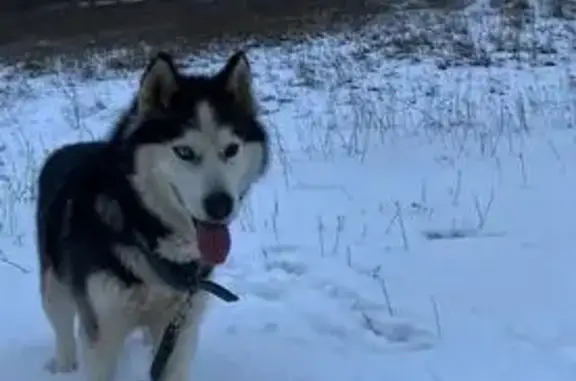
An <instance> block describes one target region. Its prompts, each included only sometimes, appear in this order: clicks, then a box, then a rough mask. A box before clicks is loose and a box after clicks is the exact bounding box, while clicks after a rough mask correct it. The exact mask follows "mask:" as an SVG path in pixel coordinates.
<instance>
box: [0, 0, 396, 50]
mask: <svg viewBox="0 0 576 381" xmlns="http://www.w3.org/2000/svg"><path fill="white" fill-rule="evenodd" d="M389 8H390V5H389V4H387V3H386V2H384V1H382V2H372V1H371V2H364V1H357V0H295V1H280V0H275V1H270V0H240V1H230V0H228V1H222V0H221V1H212V2H202V3H200V2H192V1H184V0H173V1H164V2H153V1H147V2H142V3H133V4H120V5H115V6H106V7H99V8H92V9H86V8H67V9H56V10H43V11H27V12H11V13H4V14H2V15H0V53H1V54H2V56H4V57H5V59H6V58H8V59H9V60H21V59H22V58H26V59H31V58H33V57H38V56H46V55H54V54H72V53H76V52H79V51H85V50H86V49H111V48H118V47H129V46H132V47H133V46H135V45H138V44H140V45H142V44H146V45H148V46H151V47H153V48H159V47H163V48H165V47H170V46H171V47H175V46H176V47H177V48H186V50H189V49H193V48H195V47H198V46H201V45H206V44H210V43H212V42H214V41H222V40H228V41H233V40H238V39H240V40H246V39H248V38H251V39H256V40H261V41H263V42H265V41H266V40H281V39H285V38H297V37H298V36H299V35H300V36H304V35H309V34H313V33H318V32H323V31H327V30H333V29H337V28H339V27H341V26H342V25H350V24H354V23H362V22H363V20H365V18H366V17H370V16H372V15H375V14H378V13H382V12H386V11H387V10H388V9H389Z"/></svg>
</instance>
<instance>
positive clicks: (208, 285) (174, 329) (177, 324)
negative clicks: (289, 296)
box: [150, 279, 239, 381]
mask: <svg viewBox="0 0 576 381" xmlns="http://www.w3.org/2000/svg"><path fill="white" fill-rule="evenodd" d="M197 290H203V291H206V292H208V293H210V294H212V295H214V296H216V297H218V298H220V299H222V300H223V301H225V302H228V303H230V302H236V301H238V299H239V298H238V296H237V295H236V294H234V293H232V291H230V290H228V289H227V288H225V287H224V286H221V285H219V284H218V283H216V282H213V281H211V280H207V279H199V280H198V284H197V287H196V289H192V290H189V291H190V297H191V296H192V295H193V294H194V292H196V291H197ZM190 297H189V298H190ZM189 298H188V299H187V301H186V302H185V303H184V304H185V305H186V307H189V304H190V299H189ZM184 310H185V308H183V309H182V310H181V311H180V312H179V313H178V314H177V316H176V317H175V318H174V319H172V321H171V322H170V323H169V324H168V326H167V327H166V329H165V330H164V334H163V335H162V340H161V341H160V345H159V346H158V351H157V352H156V354H155V355H154V360H153V361H152V366H151V367H150V380H151V381H160V380H161V379H162V375H163V374H164V371H165V369H166V365H167V364H168V360H169V359H170V355H171V354H172V352H173V351H174V347H175V346H176V340H177V338H178V335H179V333H180V328H181V322H182V321H184V318H185V313H186V312H185V311H184Z"/></svg>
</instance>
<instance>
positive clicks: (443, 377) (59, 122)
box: [0, 28, 576, 381]
mask: <svg viewBox="0 0 576 381" xmlns="http://www.w3.org/2000/svg"><path fill="white" fill-rule="evenodd" d="M559 29H561V28H559ZM350 41H353V42H350ZM476 41H480V38H478V39H477V40H476ZM364 42H366V41H364ZM554 43H555V44H556V43H558V44H560V45H562V44H563V45H562V46H564V45H566V46H567V48H566V49H564V50H557V51H554V52H547V54H548V56H547V57H548V58H546V59H541V60H535V59H534V56H535V55H538V54H535V55H534V56H528V57H527V58H526V60H524V61H525V62H523V63H518V61H507V58H506V57H500V58H499V59H500V61H499V62H500V63H501V64H499V65H485V66H470V65H460V66H456V67H452V65H449V66H448V67H446V66H445V65H439V64H438V61H437V60H436V59H435V58H433V59H430V60H427V59H421V58H419V59H418V60H414V59H412V60H403V61H400V60H391V59H384V58H382V56H381V55H379V52H378V51H375V50H373V49H367V48H366V46H367V44H368V42H366V44H363V43H362V40H360V39H357V40H356V41H354V40H353V39H352V40H351V39H346V38H344V37H343V36H334V37H325V38H320V39H316V40H313V41H307V42H303V43H301V44H297V45H292V46H291V47H290V48H286V47H276V48H274V47H269V48H258V49H253V50H251V51H249V56H250V58H251V60H252V63H253V67H254V69H253V70H254V72H255V86H256V88H257V92H258V97H259V99H261V103H262V109H263V120H264V121H265V122H266V123H267V125H268V126H269V128H270V131H271V135H272V138H273V142H274V165H273V168H272V170H271V172H270V173H269V174H268V176H267V177H266V179H265V180H263V181H262V182H261V183H260V184H259V185H258V186H257V188H256V189H255V192H254V193H253V195H252V197H251V199H250V203H249V205H248V206H247V208H246V209H245V210H244V212H243V214H242V217H241V218H240V219H239V220H238V221H237V222H236V223H235V224H234V226H233V240H234V243H233V253H232V255H231V258H230V260H229V262H228V263H227V264H226V265H225V266H224V267H223V268H222V269H221V270H219V272H218V277H219V279H220V282H221V283H222V284H225V285H227V286H228V287H230V288H231V289H232V290H234V291H235V292H237V293H238V294H239V295H240V296H241V302H239V303H236V304H234V305H226V304H224V303H222V302H219V301H215V302H214V307H213V308H212V310H211V311H210V312H209V316H208V318H207V319H206V322H205V325H204V329H203V333H202V337H201V343H200V349H199V352H198V357H197V358H196V361H195V363H194V364H193V366H194V369H195V370H194V372H195V375H196V376H197V377H196V378H195V380H201V381H224V380H275V381H324V380H332V381H384V380H386V381H426V380H432V381H573V380H574V379H576V297H575V291H576V276H574V274H576V252H575V250H574V248H575V247H576V235H573V234H575V233H576V230H575V229H576V228H575V226H576V225H575V224H574V218H575V216H576V189H575V187H576V166H575V165H574V163H575V162H576V66H575V60H574V55H573V50H570V44H571V42H570V41H566V40H561V41H555V42H554ZM572 44H573V42H572ZM572 49H573V48H572ZM229 53H230V51H229V50H227V51H223V52H221V55H219V56H214V55H210V56H209V55H205V56H202V55H198V56H195V57H194V58H193V59H192V60H191V61H190V62H191V63H190V69H191V70H212V69H215V68H216V67H217V66H219V65H220V64H222V63H223V61H224V58H225V57H224V55H227V54H229ZM494 54H496V53H494ZM517 58H518V57H517ZM520 58H521V57H520ZM547 60H548V61H547ZM550 60H552V61H553V62H554V63H555V65H554V66H551V65H549V64H547V63H546V62H548V63H549V62H551V61H550ZM415 61H418V62H415ZM536 61H538V62H536ZM529 63H531V64H529ZM439 67H440V68H439ZM138 75H139V73H133V74H129V75H125V76H122V77H113V76H108V77H107V78H106V79H104V80H98V81H97V80H87V79H85V76H76V75H75V72H74V71H69V72H64V71H61V72H59V73H57V74H55V75H48V76H42V77H39V78H35V79H31V78H26V79H24V78H21V77H20V76H18V75H17V74H16V75H15V74H14V73H13V72H12V74H10V71H9V70H7V69H6V70H5V71H4V74H3V78H4V85H3V86H2V87H3V90H2V97H1V98H2V99H1V102H2V107H1V108H0V120H1V126H2V127H1V128H0V142H1V144H2V146H1V147H0V157H1V163H0V187H1V189H0V218H1V219H0V224H1V225H0V259H1V260H0V306H2V307H1V312H0V374H1V376H0V378H1V379H2V380H5V381H44V380H46V381H47V380H58V381H60V380H62V381H64V380H70V381H80V380H82V378H81V376H79V375H77V374H73V375H57V376H53V375H50V374H48V373H46V372H45V371H44V369H43V364H44V362H45V361H46V360H47V359H48V358H49V357H50V356H51V354H52V350H53V348H52V345H53V342H52V335H51V331H50V330H49V327H48V323H47V321H46V319H45V317H44V315H43V313H42V312H41V307H40V301H39V293H38V277H37V265H36V253H35V246H34V228H33V224H32V220H33V219H32V214H33V206H34V200H35V184H34V179H35V176H36V174H37V169H38V167H39V165H40V164H41V162H42V160H43V159H44V157H45V156H46V154H47V152H48V151H49V150H50V149H52V148H54V147H55V146H57V145H61V144H63V143H65V142H69V141H74V140H78V139H92V138H97V137H99V136H102V134H103V133H105V132H106V131H107V129H108V128H109V126H110V124H111V123H113V121H114V118H115V117H116V115H117V113H118V111H119V110H120V109H121V108H123V107H125V106H126V105H127V103H128V101H129V99H130V97H131V94H132V92H133V91H134V90H135V88H136V85H137V80H138ZM127 349H128V350H126V351H125V355H124V357H123V358H122V360H121V362H120V369H119V375H118V378H117V380H118V381H120V380H122V381H140V380H144V379H146V377H147V372H148V366H149V361H150V355H149V352H148V350H147V348H146V347H145V346H144V345H143V343H142V342H141V340H140V338H139V337H136V336H135V337H134V338H131V339H130V340H129V341H128V343H127Z"/></svg>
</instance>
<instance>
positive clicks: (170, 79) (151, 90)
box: [138, 51, 179, 114]
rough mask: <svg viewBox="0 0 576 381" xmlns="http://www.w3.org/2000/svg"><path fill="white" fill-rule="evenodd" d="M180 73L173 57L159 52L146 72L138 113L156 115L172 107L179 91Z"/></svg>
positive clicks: (139, 93) (143, 78)
mask: <svg viewBox="0 0 576 381" xmlns="http://www.w3.org/2000/svg"><path fill="white" fill-rule="evenodd" d="M178 79H179V73H178V70H177V69H176V65H174V60H173V59H172V56H170V54H168V53H166V52H162V51H161V52H158V53H157V54H156V56H154V57H153V58H152V59H151V60H150V62H149V63H148V66H147V67H146V69H145V70H144V74H143V75H142V78H141V80H140V90H139V92H138V112H139V113H143V114H149V113H154V112H157V111H160V110H163V109H166V108H168V107H169V106H170V101H171V99H172V96H173V95H174V93H176V91H178Z"/></svg>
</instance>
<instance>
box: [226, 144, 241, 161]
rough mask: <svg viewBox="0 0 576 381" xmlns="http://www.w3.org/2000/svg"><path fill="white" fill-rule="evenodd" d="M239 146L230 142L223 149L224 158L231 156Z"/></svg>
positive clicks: (234, 154) (236, 151)
mask: <svg viewBox="0 0 576 381" xmlns="http://www.w3.org/2000/svg"><path fill="white" fill-rule="evenodd" d="M239 148H240V147H238V144H236V143H233V144H230V145H229V146H228V147H226V149H224V157H225V158H226V159H231V158H233V157H234V156H236V154H237V153H238V149H239Z"/></svg>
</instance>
